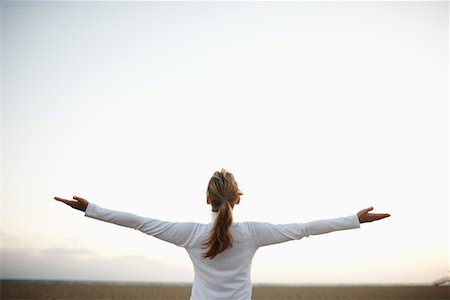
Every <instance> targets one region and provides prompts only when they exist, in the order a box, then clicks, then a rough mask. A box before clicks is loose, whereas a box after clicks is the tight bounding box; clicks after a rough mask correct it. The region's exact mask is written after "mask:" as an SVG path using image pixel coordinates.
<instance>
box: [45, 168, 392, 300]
mask: <svg viewBox="0 0 450 300" xmlns="http://www.w3.org/2000/svg"><path fill="white" fill-rule="evenodd" d="M206 195H207V197H206V201H207V203H208V204H209V205H211V209H212V218H211V223H208V224H200V223H193V222H182V223H177V222H167V221H160V220H157V219H152V218H145V217H141V216H137V215H134V214H131V213H126V212H120V211H114V210H110V209H106V208H102V207H100V206H98V205H95V204H93V203H89V202H88V201H87V200H85V199H83V198H81V197H77V196H74V197H73V199H74V200H67V199H63V198H60V197H55V198H54V199H55V200H57V201H61V202H63V203H65V204H67V205H69V206H71V207H72V208H75V209H78V210H81V211H84V212H85V216H87V217H91V218H95V219H97V220H101V221H106V222H110V223H114V224H117V225H121V226H126V227H130V228H134V229H136V230H140V231H142V232H143V233H146V234H148V235H151V236H154V237H156V238H159V239H161V240H164V241H167V242H170V243H173V244H175V245H177V246H180V247H184V248H185V249H186V251H187V252H188V253H189V256H190V258H191V260H192V263H193V265H194V274H195V276H194V282H193V286H192V292H191V300H194V299H195V300H198V299H207V300H210V299H227V300H238V299H242V300H248V299H251V293H252V285H251V281H250V267H251V262H252V259H253V255H254V254H255V252H256V250H258V248H259V247H262V246H266V245H273V244H277V243H282V242H286V241H289V240H299V239H301V238H302V237H307V236H309V235H317V234H323V233H328V232H332V231H337V230H345V229H353V228H359V226H360V223H365V222H372V221H375V220H381V219H383V218H386V217H389V216H390V215H389V214H372V213H369V211H371V210H372V209H373V208H372V207H370V208H366V209H363V210H361V211H360V212H358V213H357V214H354V215H350V216H348V217H341V218H335V219H328V220H318V221H312V222H308V223H293V224H270V223H262V222H242V223H233V214H232V212H233V208H234V206H235V205H236V204H239V201H240V200H241V195H243V194H242V192H241V191H240V190H239V188H238V184H237V183H236V180H235V179H234V176H233V174H231V173H230V172H228V171H226V170H225V169H222V170H221V171H220V172H218V171H217V172H215V173H214V175H213V176H212V177H211V179H210V180H209V183H208V188H207V191H206Z"/></svg>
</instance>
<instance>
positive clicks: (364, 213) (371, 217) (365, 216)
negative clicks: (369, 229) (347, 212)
mask: <svg viewBox="0 0 450 300" xmlns="http://www.w3.org/2000/svg"><path fill="white" fill-rule="evenodd" d="M371 210H373V207H369V208H366V209H363V210H361V211H360V212H358V219H359V223H367V222H373V221H378V220H381V219H384V218H387V217H390V216H391V215H390V214H372V213H369V211H371Z"/></svg>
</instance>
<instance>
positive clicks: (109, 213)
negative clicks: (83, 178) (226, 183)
mask: <svg viewBox="0 0 450 300" xmlns="http://www.w3.org/2000/svg"><path fill="white" fill-rule="evenodd" d="M73 198H74V199H75V200H67V199H63V198H60V197H55V198H54V199H55V200H57V201H60V202H63V203H65V204H67V205H69V206H70V207H72V208H74V209H77V210H81V211H84V212H85V214H84V215H85V216H86V217H90V218H94V219H97V220H100V221H104V222H108V223H113V224H116V225H119V226H124V227H129V228H133V229H135V230H139V231H141V232H143V233H145V234H148V235H151V236H154V237H156V238H158V239H161V240H164V241H166V242H169V243H172V244H175V245H177V246H180V247H185V246H188V245H189V243H190V238H191V237H192V235H193V233H194V232H195V230H196V227H197V226H198V224H196V223H193V222H168V221H161V220H157V219H153V218H146V217H142V216H138V215H135V214H132V213H128V212H122V211H116V210H112V209H107V208H103V207H100V206H98V205H96V204H94V203H89V202H88V201H87V200H86V199H83V198H81V197H77V196H74V197H73Z"/></svg>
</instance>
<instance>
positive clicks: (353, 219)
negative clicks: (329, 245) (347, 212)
mask: <svg viewBox="0 0 450 300" xmlns="http://www.w3.org/2000/svg"><path fill="white" fill-rule="evenodd" d="M346 219H347V220H346V221H347V222H346V223H347V224H348V226H349V228H350V229H353V228H360V227H361V226H360V223H359V218H358V215H356V214H355V215H351V216H348V217H346Z"/></svg>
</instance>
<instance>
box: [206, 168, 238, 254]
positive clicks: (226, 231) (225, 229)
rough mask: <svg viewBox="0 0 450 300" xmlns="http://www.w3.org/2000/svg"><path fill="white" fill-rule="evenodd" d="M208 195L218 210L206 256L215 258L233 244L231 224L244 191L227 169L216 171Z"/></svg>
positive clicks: (209, 185) (213, 206) (215, 209)
mask: <svg viewBox="0 0 450 300" xmlns="http://www.w3.org/2000/svg"><path fill="white" fill-rule="evenodd" d="M206 195H207V196H208V197H209V199H210V203H211V205H212V210H213V211H215V212H217V213H218V214H217V217H216V219H215V221H214V225H213V228H212V229H211V234H210V236H209V238H208V239H207V240H206V242H205V243H204V246H206V247H209V248H208V251H207V252H206V253H204V254H203V257H204V258H210V259H213V258H214V257H216V256H217V255H218V254H219V253H222V252H223V251H225V250H226V249H227V248H229V247H232V246H233V238H232V236H231V224H232V223H233V214H232V212H233V207H234V205H235V204H236V202H237V201H238V199H239V197H240V195H243V193H242V192H241V191H240V190H239V188H238V184H237V182H236V180H235V179H234V176H233V174H231V173H230V172H228V171H227V170H225V169H223V168H222V169H221V170H220V172H219V171H216V172H214V175H213V176H212V177H211V179H210V180H209V183H208V188H207V190H206Z"/></svg>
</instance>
